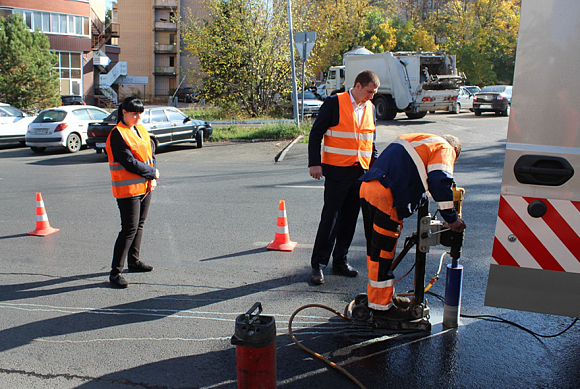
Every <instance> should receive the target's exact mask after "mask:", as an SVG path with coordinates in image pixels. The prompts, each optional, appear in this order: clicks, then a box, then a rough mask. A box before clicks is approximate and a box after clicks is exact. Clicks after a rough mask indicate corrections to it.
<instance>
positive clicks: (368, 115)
mask: <svg viewBox="0 0 580 389" xmlns="http://www.w3.org/2000/svg"><path fill="white" fill-rule="evenodd" d="M323 137H324V144H323V146H322V161H321V159H320V148H321V141H322V138H323ZM374 139H375V118H374V106H373V104H372V103H371V102H370V101H367V102H366V107H365V110H364V114H363V116H362V119H361V124H360V125H359V124H358V121H357V118H356V114H355V112H354V108H353V106H352V101H351V98H350V93H349V92H344V93H338V94H336V95H335V96H330V97H329V98H327V99H326V101H325V102H324V104H323V105H322V107H321V108H320V112H319V113H318V116H317V118H316V121H315V122H314V125H313V126H312V130H311V131H310V139H309V145H308V159H309V160H308V166H320V165H321V164H326V165H332V166H341V167H347V166H353V165H355V164H356V163H360V165H361V167H362V168H363V169H368V168H369V167H370V165H371V159H374V158H376V156H377V152H376V148H375V143H374Z"/></svg>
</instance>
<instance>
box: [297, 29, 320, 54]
mask: <svg viewBox="0 0 580 389" xmlns="http://www.w3.org/2000/svg"><path fill="white" fill-rule="evenodd" d="M314 42H316V31H310V32H297V33H296V34H294V44H295V45H296V50H298V54H300V58H302V61H306V60H307V59H308V56H309V55H310V52H311V51H312V48H313V47H314Z"/></svg>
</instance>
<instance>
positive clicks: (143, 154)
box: [106, 122, 153, 199]
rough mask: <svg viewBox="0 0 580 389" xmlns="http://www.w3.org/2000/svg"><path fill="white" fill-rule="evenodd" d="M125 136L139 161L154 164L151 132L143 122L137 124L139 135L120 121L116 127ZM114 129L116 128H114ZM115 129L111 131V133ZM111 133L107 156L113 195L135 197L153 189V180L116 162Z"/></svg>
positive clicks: (108, 139)
mask: <svg viewBox="0 0 580 389" xmlns="http://www.w3.org/2000/svg"><path fill="white" fill-rule="evenodd" d="M115 128H116V129H117V130H119V133H120V134H121V136H122V137H123V140H124V141H125V143H126V144H127V146H129V148H130V149H131V153H133V156H134V157H135V159H137V160H138V161H141V162H143V163H146V164H147V165H149V166H153V152H152V150H151V142H150V138H149V133H148V132H147V130H146V129H145V127H143V126H142V125H141V124H138V125H137V126H136V128H137V131H139V135H140V136H141V137H139V136H137V134H135V131H133V130H131V129H130V128H129V127H127V126H126V125H124V124H123V123H121V122H119V123H118V124H117V126H116V127H115ZM113 130H114V129H113ZM112 133H113V131H111V134H112ZM111 134H109V136H108V138H107V146H106V150H107V157H108V159H109V170H110V171H111V179H112V180H113V182H112V185H113V196H115V198H118V199H122V198H126V197H133V196H139V195H142V194H145V193H147V192H149V191H150V190H151V181H150V180H148V179H146V178H144V177H142V176H140V175H138V174H135V173H131V172H129V171H128V170H126V169H125V168H124V167H123V165H121V164H120V163H119V162H116V161H115V160H114V158H113V149H112V148H111Z"/></svg>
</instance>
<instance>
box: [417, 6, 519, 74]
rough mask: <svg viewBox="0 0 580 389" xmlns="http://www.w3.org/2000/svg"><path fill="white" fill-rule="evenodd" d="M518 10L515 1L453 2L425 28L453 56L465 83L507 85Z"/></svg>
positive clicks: (512, 62)
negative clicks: (464, 77) (463, 74)
mask: <svg viewBox="0 0 580 389" xmlns="http://www.w3.org/2000/svg"><path fill="white" fill-rule="evenodd" d="M519 10H520V1H519V0H475V1H474V2H466V1H462V0H454V1H450V2H449V3H448V4H447V6H446V7H445V8H444V9H442V11H441V12H440V13H438V14H433V15H431V17H430V19H429V20H427V21H426V25H428V26H429V27H428V29H430V31H431V32H432V33H433V35H435V36H436V37H437V39H438V40H439V41H441V42H442V43H441V44H440V46H441V48H442V49H443V50H445V51H447V52H448V53H451V54H456V55H457V65H458V69H459V70H460V71H462V72H464V73H465V75H466V77H467V80H468V82H469V83H471V84H476V85H490V84H497V83H508V84H511V83H512V81H513V71H514V63H515V51H516V44H517V30H518V26H519V20H520V16H519Z"/></svg>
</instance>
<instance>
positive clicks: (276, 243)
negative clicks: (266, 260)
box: [266, 200, 298, 251]
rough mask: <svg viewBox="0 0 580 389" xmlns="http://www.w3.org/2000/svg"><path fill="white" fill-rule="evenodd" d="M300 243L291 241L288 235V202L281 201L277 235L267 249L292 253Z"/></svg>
mask: <svg viewBox="0 0 580 389" xmlns="http://www.w3.org/2000/svg"><path fill="white" fill-rule="evenodd" d="M297 244H298V243H297V242H292V241H290V234H289V233H288V219H287V217H286V202H285V201H284V200H280V205H279V206H278V221H277V222H276V235H275V236H274V240H273V241H272V242H270V244H269V245H268V247H266V249H268V250H278V251H292V250H294V248H295V247H296V245H297Z"/></svg>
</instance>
